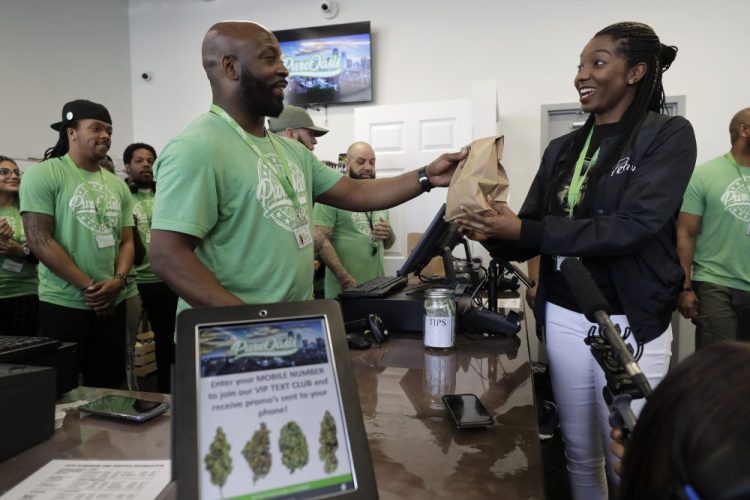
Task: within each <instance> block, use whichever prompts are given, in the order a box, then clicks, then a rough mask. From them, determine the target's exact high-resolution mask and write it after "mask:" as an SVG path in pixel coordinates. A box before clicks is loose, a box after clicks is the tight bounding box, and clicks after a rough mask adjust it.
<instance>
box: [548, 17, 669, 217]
mask: <svg viewBox="0 0 750 500" xmlns="http://www.w3.org/2000/svg"><path fill="white" fill-rule="evenodd" d="M599 36H608V37H610V38H611V39H612V40H613V41H614V42H615V43H616V44H617V48H616V52H617V54H618V55H619V56H621V57H624V58H625V60H626V61H627V67H628V68H632V67H633V66H635V65H636V64H638V63H645V64H646V73H645V74H644V76H643V78H641V80H640V81H639V82H638V83H637V84H636V85H637V89H636V94H635V99H634V100H633V103H632V104H631V105H630V107H629V108H628V109H627V111H625V114H624V115H623V116H622V119H621V124H622V130H623V132H622V133H621V134H620V135H619V138H618V140H617V142H616V143H615V145H614V147H613V148H611V149H610V150H609V152H608V153H606V154H605V155H604V156H603V157H601V158H600V159H599V160H598V161H597V166H596V167H595V168H594V169H593V170H592V172H591V173H590V175H589V178H588V179H587V181H586V184H585V186H584V189H583V192H582V193H581V203H580V206H579V208H578V211H579V212H580V213H582V214H587V213H590V210H591V202H592V199H591V198H592V197H591V196H587V191H588V190H589V189H590V188H593V187H594V186H596V184H597V183H598V182H599V180H600V179H601V178H602V176H603V175H604V173H605V172H607V171H608V170H609V169H608V167H609V166H611V165H613V164H614V162H616V161H617V160H618V159H619V158H620V155H621V154H622V152H623V151H624V150H625V148H626V147H627V146H628V144H629V143H630V141H631V140H633V139H634V135H635V132H636V130H638V125H639V124H640V123H641V122H642V121H643V120H644V119H645V118H646V115H647V114H648V112H649V111H654V112H657V113H660V112H662V111H665V110H666V106H665V100H666V98H665V94H664V87H663V86H662V74H663V73H664V72H665V71H666V70H667V69H669V66H670V65H671V64H672V62H673V61H674V59H675V57H676V56H677V47H675V46H670V45H664V44H663V43H661V42H660V41H659V37H658V36H656V33H654V30H653V29H652V28H651V27H650V26H648V25H647V24H643V23H637V22H621V23H615V24H612V25H610V26H607V27H606V28H604V29H603V30H601V31H599V32H598V33H597V34H596V35H595V37H599ZM593 126H594V114H593V113H592V114H590V115H589V117H588V119H587V120H586V123H585V124H584V125H583V127H581V128H580V129H579V130H578V131H577V132H576V133H575V135H574V136H573V140H572V142H571V145H570V149H569V150H568V156H567V160H566V162H565V167H564V168H563V169H561V170H560V171H558V173H557V175H556V176H555V177H554V178H553V181H552V185H551V189H550V190H548V191H547V193H546V194H545V207H546V209H547V211H548V212H549V211H551V210H552V206H553V203H554V201H555V197H556V194H557V193H558V192H559V191H560V189H561V188H562V184H563V183H564V182H565V180H566V179H567V178H568V177H569V176H570V173H571V172H572V171H573V168H574V167H575V162H576V159H577V158H578V153H579V152H580V151H581V149H583V144H584V142H585V141H586V137H588V135H589V132H590V131H591V128H592V127H593Z"/></svg>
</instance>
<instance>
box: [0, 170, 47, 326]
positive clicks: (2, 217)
mask: <svg viewBox="0 0 750 500" xmlns="http://www.w3.org/2000/svg"><path fill="white" fill-rule="evenodd" d="M20 184H21V171H20V170H19V169H18V165H17V164H16V162H14V161H13V160H12V159H10V158H8V157H7V156H1V155H0V318H2V320H1V321H0V335H36V334H37V325H38V310H39V298H38V296H37V284H38V282H37V277H36V263H37V260H36V259H35V258H34V255H33V254H32V253H31V252H30V251H29V247H27V246H26V235H25V234H24V232H23V225H22V222H21V213H20V212H19V210H18V188H19V186H20Z"/></svg>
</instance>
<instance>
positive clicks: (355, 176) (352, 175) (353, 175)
mask: <svg viewBox="0 0 750 500" xmlns="http://www.w3.org/2000/svg"><path fill="white" fill-rule="evenodd" d="M349 177H351V178H352V179H374V178H375V172H373V173H372V174H370V177H362V176H361V175H359V173H358V172H355V171H354V170H351V169H350V170H349Z"/></svg>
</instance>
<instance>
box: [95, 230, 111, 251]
mask: <svg viewBox="0 0 750 500" xmlns="http://www.w3.org/2000/svg"><path fill="white" fill-rule="evenodd" d="M113 246H115V237H114V236H113V235H112V233H104V234H97V235H96V247H97V248H109V247H113Z"/></svg>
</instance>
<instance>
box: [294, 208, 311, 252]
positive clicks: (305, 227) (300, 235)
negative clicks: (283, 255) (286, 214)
mask: <svg viewBox="0 0 750 500" xmlns="http://www.w3.org/2000/svg"><path fill="white" fill-rule="evenodd" d="M294 239H295V240H297V246H298V247H300V248H305V247H306V246H307V245H309V244H310V243H312V240H313V239H312V233H310V224H308V222H307V217H305V216H303V215H299V216H298V217H297V220H296V221H295V228H294Z"/></svg>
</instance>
